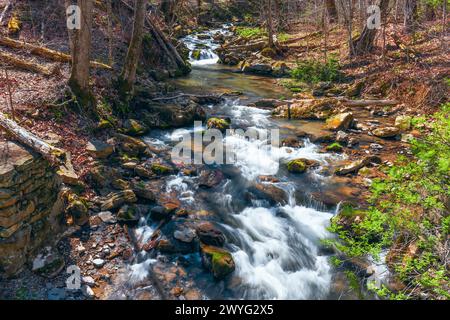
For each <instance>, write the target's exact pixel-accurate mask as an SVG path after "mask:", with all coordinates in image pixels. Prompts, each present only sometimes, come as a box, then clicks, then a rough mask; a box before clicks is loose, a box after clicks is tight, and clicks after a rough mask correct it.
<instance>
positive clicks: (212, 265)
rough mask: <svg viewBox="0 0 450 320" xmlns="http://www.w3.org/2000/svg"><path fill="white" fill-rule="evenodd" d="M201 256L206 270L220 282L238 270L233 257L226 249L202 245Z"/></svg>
mask: <svg viewBox="0 0 450 320" xmlns="http://www.w3.org/2000/svg"><path fill="white" fill-rule="evenodd" d="M201 255H202V262H203V265H204V266H205V268H207V269H208V270H210V271H211V272H212V274H213V276H214V277H215V278H216V279H218V280H220V279H223V278H225V277H226V276H227V275H229V274H231V273H233V272H234V270H235V268H236V266H235V263H234V260H233V256H232V255H231V254H230V253H229V252H228V251H226V250H224V249H221V248H217V247H213V246H207V245H202V246H201Z"/></svg>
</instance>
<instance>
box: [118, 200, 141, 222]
mask: <svg viewBox="0 0 450 320" xmlns="http://www.w3.org/2000/svg"><path fill="white" fill-rule="evenodd" d="M117 220H118V221H120V222H125V223H129V224H135V223H137V222H138V221H139V210H138V208H137V207H136V206H135V205H132V204H131V205H128V204H126V205H123V206H122V207H121V208H120V209H119V212H118V213H117Z"/></svg>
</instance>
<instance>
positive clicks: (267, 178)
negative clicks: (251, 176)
mask: <svg viewBox="0 0 450 320" xmlns="http://www.w3.org/2000/svg"><path fill="white" fill-rule="evenodd" d="M258 180H259V181H261V182H271V183H277V182H280V180H279V179H278V178H277V177H274V176H258Z"/></svg>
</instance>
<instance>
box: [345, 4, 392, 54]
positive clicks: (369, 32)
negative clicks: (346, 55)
mask: <svg viewBox="0 0 450 320" xmlns="http://www.w3.org/2000/svg"><path fill="white" fill-rule="evenodd" d="M379 7H380V15H381V16H380V19H381V24H383V23H384V21H386V20H387V19H386V16H387V14H388V10H389V0H380V4H379ZM377 32H378V30H377V29H376V28H374V29H370V28H368V26H367V24H366V25H365V26H364V28H363V30H362V32H361V34H360V36H359V37H358V38H357V39H355V40H354V41H353V47H354V52H353V55H363V54H366V53H369V52H370V51H372V50H373V46H374V40H375V36H376V35H377Z"/></svg>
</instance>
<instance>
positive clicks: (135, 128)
mask: <svg viewBox="0 0 450 320" xmlns="http://www.w3.org/2000/svg"><path fill="white" fill-rule="evenodd" d="M123 130H124V132H125V133H126V134H129V135H131V136H143V135H145V134H146V133H147V132H148V131H149V128H148V127H147V126H146V125H145V124H143V123H142V122H140V121H138V120H135V119H127V120H125V122H124V123H123Z"/></svg>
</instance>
